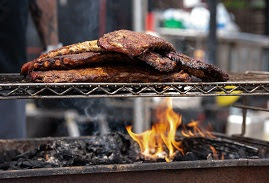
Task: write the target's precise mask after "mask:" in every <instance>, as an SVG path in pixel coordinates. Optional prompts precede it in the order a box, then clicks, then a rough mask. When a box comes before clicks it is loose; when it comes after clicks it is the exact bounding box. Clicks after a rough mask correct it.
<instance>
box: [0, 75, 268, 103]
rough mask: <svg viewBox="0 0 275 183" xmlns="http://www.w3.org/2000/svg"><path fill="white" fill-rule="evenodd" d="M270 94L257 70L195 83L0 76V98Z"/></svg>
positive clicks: (262, 76) (266, 78)
mask: <svg viewBox="0 0 275 183" xmlns="http://www.w3.org/2000/svg"><path fill="white" fill-rule="evenodd" d="M268 94H269V82H268V75H266V74H255V73H254V74H253V73H248V74H232V75H230V80H229V81H228V82H192V83H178V82H175V83H33V82H31V81H30V80H29V79H28V78H24V77H23V76H20V75H18V74H2V75H0V99H17V98H83V97H90V98H92V97H167V96H170V97H194V96H244V95H245V96H247V95H268Z"/></svg>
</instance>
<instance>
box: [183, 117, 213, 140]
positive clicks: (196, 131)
mask: <svg viewBox="0 0 275 183" xmlns="http://www.w3.org/2000/svg"><path fill="white" fill-rule="evenodd" d="M186 126H187V127H189V128H192V129H193V132H192V131H191V130H187V129H186ZM186 126H183V130H182V131H181V134H182V135H183V136H184V137H194V136H201V137H206V136H207V137H210V138H216V137H215V136H214V135H213V134H212V133H211V132H210V131H207V130H201V129H200V128H199V127H198V122H197V121H191V122H190V123H188V124H187V125H186Z"/></svg>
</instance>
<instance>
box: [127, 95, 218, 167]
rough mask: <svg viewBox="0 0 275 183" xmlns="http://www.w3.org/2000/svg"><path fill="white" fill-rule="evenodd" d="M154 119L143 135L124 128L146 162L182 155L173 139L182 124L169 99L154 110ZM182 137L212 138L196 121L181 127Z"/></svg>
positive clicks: (178, 144) (177, 142)
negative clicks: (177, 154)
mask: <svg viewBox="0 0 275 183" xmlns="http://www.w3.org/2000/svg"><path fill="white" fill-rule="evenodd" d="M156 117H157V120H158V121H157V123H154V124H153V125H152V128H151V129H150V130H147V131H144V132H143V133H140V134H136V133H133V132H132V127H131V126H127V127H126V130H127V131H128V133H129V135H130V136H131V137H132V138H133V140H135V141H136V142H137V143H138V145H139V147H140V152H141V154H142V155H143V156H144V158H145V159H147V160H155V159H158V158H161V159H165V160H166V161H167V162H169V161H171V160H173V158H174V157H175V155H176V153H177V152H180V153H182V155H184V150H183V147H182V145H181V142H179V141H176V139H175V138H176V132H177V129H178V127H179V126H180V125H181V123H182V116H181V115H179V114H177V113H176V112H175V111H173V107H172V100H171V98H166V99H165V100H164V101H163V102H162V104H161V105H160V106H159V107H158V108H157V109H156ZM187 128H189V129H191V130H192V131H193V132H192V131H191V130H187ZM182 135H183V136H184V137H193V136H197V135H200V136H202V137H205V136H208V137H211V138H214V136H213V135H212V134H211V133H210V132H208V131H203V130H201V129H200V128H199V127H198V122H196V121H192V122H190V123H188V124H187V125H186V126H183V131H182Z"/></svg>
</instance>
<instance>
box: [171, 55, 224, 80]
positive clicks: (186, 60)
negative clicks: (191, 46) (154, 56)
mask: <svg viewBox="0 0 275 183" xmlns="http://www.w3.org/2000/svg"><path fill="white" fill-rule="evenodd" d="M167 57H168V58H170V59H171V60H174V61H177V62H180V63H181V65H182V67H183V69H184V71H185V72H186V73H188V74H190V75H192V76H195V77H197V78H200V79H202V80H203V81H227V80H228V79H229V76H228V75H227V74H226V73H225V72H223V71H222V70H221V69H220V68H218V67H216V66H215V65H213V64H207V63H205V62H202V61H200V60H195V59H193V58H190V57H188V56H186V55H184V54H181V53H176V52H170V53H169V54H167Z"/></svg>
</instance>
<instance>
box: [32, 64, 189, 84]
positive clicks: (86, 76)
mask: <svg viewBox="0 0 275 183" xmlns="http://www.w3.org/2000/svg"><path fill="white" fill-rule="evenodd" d="M30 76H31V79H32V80H33V81H35V82H44V83H59V82H127V83H131V82H174V81H176V82H187V81H190V77H189V75H188V74H186V73H184V72H183V71H180V72H177V73H165V74H163V73H160V72H158V71H157V70H154V69H153V70H152V69H148V67H143V66H139V65H133V66H129V65H104V66H96V67H91V68H83V69H73V70H51V71H32V72H31V73H30Z"/></svg>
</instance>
